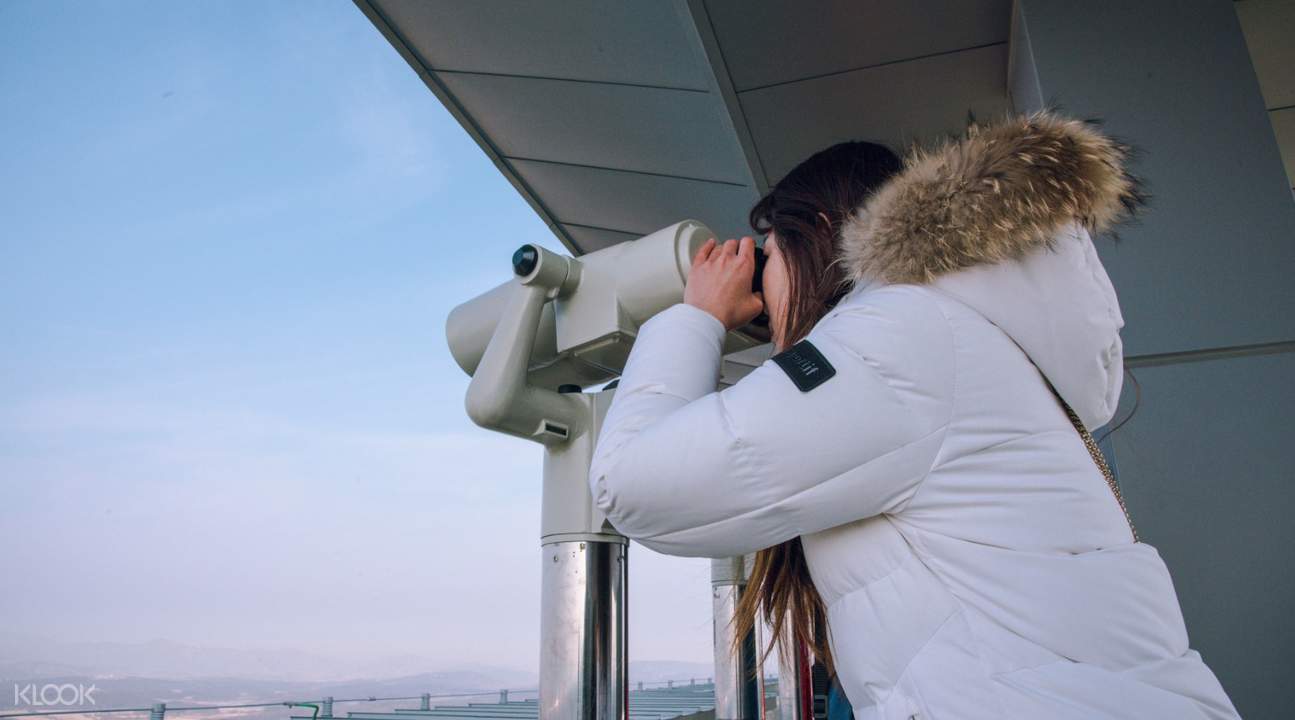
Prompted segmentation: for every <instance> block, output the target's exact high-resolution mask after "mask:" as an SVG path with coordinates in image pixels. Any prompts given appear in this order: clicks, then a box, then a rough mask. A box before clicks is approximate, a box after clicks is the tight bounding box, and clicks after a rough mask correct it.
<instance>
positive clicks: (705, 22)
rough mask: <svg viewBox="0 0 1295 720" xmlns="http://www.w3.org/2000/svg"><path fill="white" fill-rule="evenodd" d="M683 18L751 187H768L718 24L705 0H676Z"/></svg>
mask: <svg viewBox="0 0 1295 720" xmlns="http://www.w3.org/2000/svg"><path fill="white" fill-rule="evenodd" d="M675 7H676V9H677V10H678V14H679V17H680V20H681V21H682V22H683V23H684V25H685V26H687V27H688V28H689V29H690V30H691V32H692V40H693V42H694V43H696V47H697V48H698V49H699V50H700V51H701V57H702V59H703V60H704V61H705V63H706V65H707V68H708V69H709V73H708V75H709V76H710V78H711V86H712V90H713V92H714V93H715V94H716V95H717V96H718V97H719V98H720V100H721V102H722V103H723V105H724V117H725V118H727V119H728V122H729V130H730V131H732V133H733V137H734V139H736V140H737V143H738V147H739V148H740V149H741V150H742V156H743V157H744V158H745V159H746V171H747V175H748V176H749V177H750V178H751V187H752V188H754V189H755V191H756V194H757V195H764V194H765V193H767V192H768V191H769V179H768V177H767V176H766V175H765V171H764V162H763V160H761V158H760V149H759V148H758V147H757V146H756V143H755V136H754V135H753V134H752V133H751V127H750V125H748V124H747V121H746V112H745V110H744V109H743V108H742V100H741V98H739V97H738V94H737V92H736V90H735V89H734V87H733V77H732V75H731V74H730V73H729V71H728V64H727V63H726V62H725V61H724V49H723V48H721V47H720V45H719V38H718V37H717V36H716V34H715V28H714V26H713V25H711V20H710V12H709V11H708V10H707V9H706V5H705V3H704V2H703V0H676V4H675Z"/></svg>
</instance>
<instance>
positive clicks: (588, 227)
mask: <svg viewBox="0 0 1295 720" xmlns="http://www.w3.org/2000/svg"><path fill="white" fill-rule="evenodd" d="M562 224H563V225H569V226H571V227H578V228H584V229H586V230H606V231H607V232H614V233H623V234H625V235H637V236H639V237H643V236H644V235H646V234H647V233H643V232H639V231H638V230H622V229H620V228H611V227H603V226H602V225H586V224H585V223H576V222H564V223H562Z"/></svg>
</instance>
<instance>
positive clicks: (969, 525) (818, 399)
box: [589, 111, 1237, 720]
mask: <svg viewBox="0 0 1295 720" xmlns="http://www.w3.org/2000/svg"><path fill="white" fill-rule="evenodd" d="M1127 150H1128V148H1127V147H1126V146H1123V145H1120V144H1119V143H1117V142H1114V141H1113V140H1112V139H1110V138H1108V137H1106V136H1104V135H1102V134H1100V133H1099V132H1097V131H1096V130H1095V129H1094V128H1092V127H1090V126H1089V125H1088V124H1085V123H1083V122H1079V121H1074V120H1069V119H1066V118H1063V117H1060V116H1057V115H1056V114H1054V113H1052V112H1051V111H1044V112H1040V113H1036V114H1033V115H1030V116H1022V117H1012V118H1005V119H1004V120H1002V121H1001V122H999V123H997V124H995V125H992V126H989V127H976V126H972V127H971V128H969V130H968V133H967V136H966V137H965V138H963V139H961V140H959V141H956V142H946V143H945V144H944V145H943V146H941V147H939V148H938V149H935V150H932V151H916V150H915V151H914V152H913V153H912V154H911V155H910V156H909V157H907V158H906V159H905V161H904V163H903V165H902V167H899V166H898V164H897V163H895V161H894V157H893V155H891V154H889V153H888V152H886V151H884V149H881V148H879V146H875V145H870V144H867V143H857V144H844V145H838V146H835V147H833V148H830V149H828V150H826V151H824V152H822V153H819V154H818V155H816V156H814V157H813V158H810V159H809V160H808V161H806V162H805V163H804V164H802V165H801V166H800V167H798V168H796V169H795V170H793V171H792V172H791V173H790V174H789V175H788V176H787V178H785V179H784V180H782V181H781V182H779V183H778V185H777V186H776V187H774V189H773V190H772V191H771V192H770V193H769V196H767V197H765V198H764V199H762V200H761V201H760V203H759V204H758V205H757V206H756V208H755V209H754V210H753V211H752V226H753V227H754V228H755V229H756V231H757V232H764V231H765V230H768V236H767V239H766V242H765V246H764V248H763V251H764V252H765V253H766V254H767V255H768V262H767V265H766V268H765V271H764V276H763V281H764V295H763V296H760V295H754V294H752V293H751V289H750V280H751V275H752V272H753V268H754V252H755V248H754V241H753V240H752V239H750V238H742V239H741V241H740V242H739V241H737V240H729V241H727V242H725V243H723V244H718V243H715V242H714V241H713V240H712V241H708V242H707V243H706V245H705V246H703V247H702V248H701V249H700V250H699V251H698V253H697V255H696V257H695V258H693V267H692V270H691V272H690V275H689V278H688V283H687V286H686V289H685V295H684V302H682V303H679V304H677V305H674V306H672V307H670V308H668V309H667V310H665V311H663V312H661V313H659V314H657V315H656V316H654V317H652V318H651V319H650V320H648V321H647V322H645V323H644V324H643V326H642V327H641V328H640V332H639V335H638V338H637V340H636V342H635V345H634V348H633V351H632V352H631V354H630V357H629V359H628V362H627V363H626V366H625V371H624V373H623V374H622V376H621V378H620V382H619V387H618V389H617V391H616V395H615V398H614V400H613V402H612V405H611V407H610V408H609V409H608V412H607V416H606V419H605V421H604V424H603V426H602V429H601V432H600V436H599V439H598V443H597V447H596V449H595V452H594V457H593V462H592V465H591V468H590V476H589V482H590V488H591V490H592V492H593V496H594V499H595V502H596V504H597V507H598V508H599V509H600V510H602V511H603V512H604V513H605V514H606V516H607V518H608V519H609V520H610V521H611V523H612V524H613V525H614V526H615V527H616V529H617V530H619V531H620V532H622V533H624V534H625V535H627V536H628V537H631V538H634V539H636V540H638V541H639V543H641V544H642V545H644V546H646V547H648V548H651V549H654V550H657V551H659V552H663V553H668V554H672V555H687V556H704V557H725V556H734V555H743V554H746V553H750V552H754V551H759V554H758V557H757V562H756V564H755V567H754V570H753V573H752V577H751V579H750V584H749V585H748V589H749V592H748V596H747V597H748V600H747V602H746V603H744V604H743V605H742V607H741V609H740V610H741V611H740V614H739V619H738V620H739V623H740V626H742V627H749V626H750V623H751V622H752V620H753V616H754V614H755V611H756V604H757V603H759V605H760V606H761V607H763V609H764V613H765V617H766V619H767V620H769V621H770V623H771V624H773V625H775V626H777V625H778V624H779V623H780V621H781V620H782V617H783V613H784V612H786V613H789V615H790V618H791V619H790V622H791V624H792V630H793V631H794V633H795V635H796V636H797V637H798V638H800V639H801V640H803V641H805V642H808V643H810V644H811V645H813V646H814V650H815V654H816V655H817V656H819V657H821V658H823V659H824V661H825V663H826V664H828V665H829V667H830V668H832V669H833V670H834V671H835V672H836V674H837V676H838V677H839V680H840V683H841V686H842V687H843V689H844V690H845V693H846V695H847V696H848V698H849V700H850V702H851V703H852V704H853V709H854V712H855V714H856V716H857V717H858V718H859V720H863V719H864V718H885V719H887V720H889V719H891V718H922V719H925V720H932V719H934V720H945V719H952V718H957V719H959V720H967V719H972V718H995V719H996V720H1002V719H1003V718H1030V719H1032V720H1033V719H1037V718H1065V719H1070V718H1073V719H1075V720H1080V719H1082V720H1095V719H1099V718H1112V719H1113V718H1130V719H1131V718H1137V719H1139V720H1146V719H1147V718H1175V719H1178V720H1185V719H1187V718H1235V717H1237V713H1236V710H1235V708H1234V707H1233V705H1232V703H1231V701H1230V700H1229V698H1228V696H1227V694H1226V693H1225V692H1224V690H1223V688H1222V687H1221V685H1220V684H1219V682H1218V680H1217V678H1216V677H1215V676H1214V674H1213V673H1212V672H1211V671H1210V669H1209V668H1208V667H1207V666H1206V665H1205V664H1204V662H1203V661H1202V659H1201V657H1200V655H1199V654H1198V653H1197V652H1196V651H1195V650H1192V649H1190V648H1189V646H1188V638H1187V632H1186V629H1185V627H1184V623H1183V619H1182V614H1181V611H1180V609H1179V604H1178V599H1177V596H1176V593H1175V590H1174V587H1173V583H1172V581H1171V579H1170V576H1169V573H1168V571H1167V569H1166V567H1165V565H1164V563H1163V561H1162V560H1161V558H1160V555H1159V553H1158V552H1157V551H1156V549H1155V548H1154V547H1153V546H1151V545H1148V544H1146V543H1144V542H1138V541H1137V537H1136V533H1135V531H1134V528H1133V526H1132V523H1131V521H1130V520H1129V519H1128V517H1127V514H1126V513H1125V512H1123V508H1122V505H1123V503H1122V500H1121V499H1120V498H1119V497H1118V494H1117V492H1116V491H1115V486H1114V483H1113V481H1109V482H1108V480H1107V479H1106V478H1105V477H1104V472H1103V470H1102V466H1101V465H1100V464H1099V460H1100V453H1097V452H1096V450H1095V445H1094V446H1093V448H1092V449H1091V450H1090V449H1089V448H1088V447H1087V446H1086V439H1087V428H1094V427H1098V426H1100V425H1103V424H1105V423H1107V422H1108V421H1109V420H1110V419H1111V417H1112V415H1113V414H1114V412H1115V405H1116V401H1117V399H1118V398H1119V395H1120V388H1121V382H1122V375H1123V355H1122V345H1121V342H1120V337H1119V330H1120V328H1121V327H1123V318H1122V316H1121V315H1120V310H1119V305H1118V302H1117V300H1116V296H1115V293H1114V290H1113V288H1112V287H1111V284H1110V281H1109V279H1108V277H1107V275H1106V272H1105V270H1104V269H1103V267H1102V265H1101V262H1100V261H1099V260H1098V257H1097V254H1096V252H1095V251H1094V248H1093V245H1092V242H1091V240H1090V237H1089V234H1090V233H1095V232H1103V231H1108V230H1110V229H1111V228H1112V227H1113V226H1114V225H1115V224H1116V223H1117V222H1119V221H1120V220H1122V219H1124V218H1125V217H1126V216H1128V215H1129V214H1131V211H1133V210H1135V209H1136V208H1137V206H1138V205H1139V203H1140V202H1141V201H1142V199H1143V195H1142V194H1141V192H1140V190H1139V187H1138V184H1137V181H1136V180H1135V179H1134V178H1133V177H1132V176H1130V175H1129V174H1128V173H1127V172H1125V170H1124V168H1123V162H1124V159H1125V156H1126V154H1127ZM761 310H765V311H767V312H768V314H769V318H770V328H771V331H772V332H773V336H774V339H775V348H774V349H775V351H777V353H778V354H777V355H775V357H774V358H772V359H771V360H770V361H768V362H765V363H764V364H762V365H761V366H760V367H758V368H756V369H755V370H753V371H752V372H751V373H750V374H748V375H747V376H746V377H744V378H742V379H741V380H740V381H739V382H737V383H736V384H734V385H733V386H731V387H728V388H726V389H724V390H723V391H720V392H716V391H715V388H716V384H717V381H718V378H719V368H720V355H721V352H720V348H721V344H722V341H723V338H724V335H725V333H726V332H728V331H730V330H733V329H735V328H737V327H740V326H742V325H743V324H745V323H747V322H749V321H750V320H751V319H752V318H753V317H755V316H756V315H757V314H758V313H759V312H760V311H761ZM1053 388H1055V394H1054V390H1053ZM1071 409H1072V411H1073V417H1071V416H1070V415H1069V413H1068V410H1071ZM780 634H781V633H777V632H776V633H775V635H780Z"/></svg>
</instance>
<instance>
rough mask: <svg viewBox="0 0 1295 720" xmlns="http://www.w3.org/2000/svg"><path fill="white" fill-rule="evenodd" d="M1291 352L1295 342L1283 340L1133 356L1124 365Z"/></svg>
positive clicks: (1145, 364)
mask: <svg viewBox="0 0 1295 720" xmlns="http://www.w3.org/2000/svg"><path fill="white" fill-rule="evenodd" d="M1291 352H1295V340H1282V341H1278V342H1270V343H1259V344H1257V345H1233V346H1229V347H1217V348H1202V349H1200V350H1183V351H1180V352H1167V353H1151V354H1148V355H1131V356H1129V357H1127V358H1125V359H1124V365H1125V367H1129V368H1140V367H1154V366H1157V365H1171V364H1176V363H1189V362H1204V361H1206V360H1222V359H1226V358H1239V357H1252V356H1256V355H1277V354H1282V353H1291Z"/></svg>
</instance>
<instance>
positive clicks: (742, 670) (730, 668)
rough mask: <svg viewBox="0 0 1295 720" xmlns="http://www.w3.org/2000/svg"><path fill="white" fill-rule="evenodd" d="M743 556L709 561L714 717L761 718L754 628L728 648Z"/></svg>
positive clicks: (725, 719)
mask: <svg viewBox="0 0 1295 720" xmlns="http://www.w3.org/2000/svg"><path fill="white" fill-rule="evenodd" d="M748 572H749V570H748V567H747V562H746V561H745V558H742V557H733V558H720V559H715V560H712V561H711V609H712V613H713V627H714V642H715V649H714V652H715V720H760V710H761V704H762V703H761V701H762V695H763V690H762V685H763V677H762V676H763V673H758V672H756V667H755V665H756V663H755V660H756V647H755V628H752V629H751V630H750V631H749V632H748V633H747V634H746V636H745V637H743V638H742V641H741V644H740V646H739V651H738V652H737V653H736V654H734V653H733V652H732V651H731V648H732V642H733V633H734V632H735V628H734V626H733V620H734V616H735V611H736V610H737V604H738V601H739V600H741V598H742V593H743V592H744V591H745V589H746V578H747V574H748Z"/></svg>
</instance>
